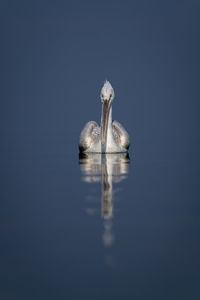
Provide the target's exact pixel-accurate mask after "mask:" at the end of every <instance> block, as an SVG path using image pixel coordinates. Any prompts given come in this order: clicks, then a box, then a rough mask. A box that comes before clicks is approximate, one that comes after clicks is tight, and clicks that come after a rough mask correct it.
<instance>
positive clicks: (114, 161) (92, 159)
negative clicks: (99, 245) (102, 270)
mask: <svg viewBox="0 0 200 300" xmlns="http://www.w3.org/2000/svg"><path fill="white" fill-rule="evenodd" d="M79 163H80V169H81V172H82V174H83V177H82V180H83V181H84V182H86V183H98V182H100V183H101V216H102V219H103V226H104V231H103V235H102V242H103V245H104V246H105V247H110V246H112V245H113V244H114V242H115V236H114V231H113V217H114V196H115V194H116V192H117V189H115V188H113V183H120V182H121V181H122V180H124V179H125V178H126V177H127V174H128V171H129V163H130V159H129V156H128V154H127V153H120V154H80V155H79ZM98 198H99V197H96V196H92V194H90V195H88V197H87V199H88V201H89V202H90V203H91V202H93V203H94V202H95V201H98V200H99V199H98ZM86 212H87V213H88V214H89V215H94V214H96V212H98V210H97V209H95V208H94V207H93V206H92V205H91V207H89V208H87V209H86ZM106 262H107V264H108V265H113V257H112V255H109V256H106Z"/></svg>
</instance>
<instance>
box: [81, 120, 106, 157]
mask: <svg viewBox="0 0 200 300" xmlns="http://www.w3.org/2000/svg"><path fill="white" fill-rule="evenodd" d="M100 132H101V131H100V127H99V126H98V124H97V123H96V122H94V121H90V122H88V123H86V125H85V127H84V128H83V130H82V131H81V134H80V139H79V150H80V152H84V151H86V150H87V149H89V148H91V147H92V146H93V145H94V144H95V143H97V141H98V140H99V138H100Z"/></svg>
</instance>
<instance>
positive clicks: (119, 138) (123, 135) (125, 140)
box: [112, 121, 130, 149]
mask: <svg viewBox="0 0 200 300" xmlns="http://www.w3.org/2000/svg"><path fill="white" fill-rule="evenodd" d="M112 128H113V135H114V138H115V140H116V142H117V143H118V145H120V146H121V147H122V148H125V149H128V148H129V146H130V138H129V135H128V132H127V131H126V129H125V128H124V127H123V126H122V125H121V124H120V123H119V122H117V121H113V123H112Z"/></svg>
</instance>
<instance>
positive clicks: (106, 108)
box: [101, 80, 115, 147]
mask: <svg viewBox="0 0 200 300" xmlns="http://www.w3.org/2000/svg"><path fill="white" fill-rule="evenodd" d="M114 96H115V94H114V90H113V88H112V85H111V84H110V82H109V81H107V80H106V82H105V83H104V85H103V87H102V89H101V103H102V116H101V145H102V147H104V145H105V143H106V140H107V130H108V118H109V113H110V108H111V104H112V101H113V99H114Z"/></svg>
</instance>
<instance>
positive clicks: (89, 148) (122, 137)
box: [79, 81, 130, 153]
mask: <svg viewBox="0 0 200 300" xmlns="http://www.w3.org/2000/svg"><path fill="white" fill-rule="evenodd" d="M114 96H115V94H114V90H113V88H112V86H111V84H110V82H109V81H106V82H105V83H104V85H103V87H102V89H101V95H100V97H101V102H102V115H101V126H100V127H99V126H98V124H97V123H96V122H94V121H90V122H88V123H87V124H86V125H85V127H84V128H83V130H82V131H81V134H80V140H79V149H80V152H85V153H89V152H90V153H121V152H127V150H128V148H129V146H130V139H129V135H128V133H127V131H126V130H125V129H124V127H123V126H122V125H121V124H120V123H119V122H117V121H114V122H113V121H112V102H113V99H114Z"/></svg>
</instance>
